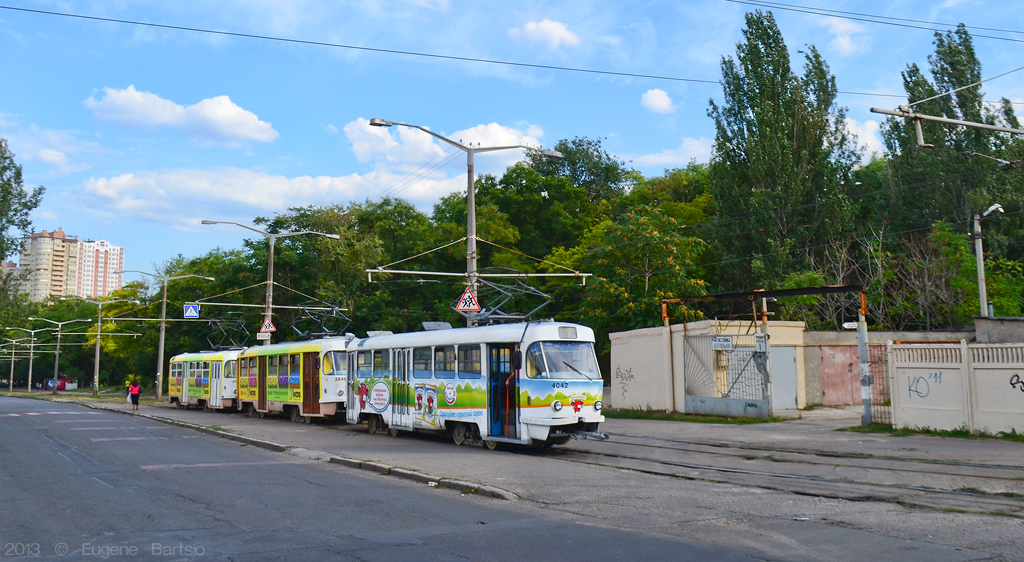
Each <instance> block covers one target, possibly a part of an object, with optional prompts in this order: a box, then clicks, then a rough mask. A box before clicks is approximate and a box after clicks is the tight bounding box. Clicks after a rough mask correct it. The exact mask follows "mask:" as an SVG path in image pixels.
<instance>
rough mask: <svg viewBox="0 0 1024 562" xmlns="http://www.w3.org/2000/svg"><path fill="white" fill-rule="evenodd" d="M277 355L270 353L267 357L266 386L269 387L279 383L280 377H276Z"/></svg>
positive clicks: (274, 386)
mask: <svg viewBox="0 0 1024 562" xmlns="http://www.w3.org/2000/svg"><path fill="white" fill-rule="evenodd" d="M277 370H278V366H277V356H276V355H271V356H270V357H267V386H268V387H270V388H276V387H277V386H279V385H280V384H281V381H280V379H278V377H277Z"/></svg>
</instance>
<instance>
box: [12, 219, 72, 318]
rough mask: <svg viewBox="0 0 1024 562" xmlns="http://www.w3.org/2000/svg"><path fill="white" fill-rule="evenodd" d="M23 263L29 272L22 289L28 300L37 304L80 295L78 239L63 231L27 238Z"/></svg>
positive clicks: (43, 233)
mask: <svg viewBox="0 0 1024 562" xmlns="http://www.w3.org/2000/svg"><path fill="white" fill-rule="evenodd" d="M20 261H21V265H20V268H21V269H23V270H24V271H26V272H27V273H26V277H25V281H24V283H23V284H22V286H21V289H22V292H23V293H28V296H29V299H31V300H33V301H36V302H38V301H41V300H44V299H46V297H48V296H50V295H54V296H58V297H61V296H66V295H73V294H77V293H76V284H77V280H78V239H77V238H75V237H74V236H71V235H69V234H67V233H65V232H64V230H63V229H61V228H58V229H57V230H56V231H54V232H47V231H45V230H44V231H42V232H37V233H35V234H32V235H31V236H29V237H28V238H26V239H25V243H24V247H23V248H22V250H21V260H20Z"/></svg>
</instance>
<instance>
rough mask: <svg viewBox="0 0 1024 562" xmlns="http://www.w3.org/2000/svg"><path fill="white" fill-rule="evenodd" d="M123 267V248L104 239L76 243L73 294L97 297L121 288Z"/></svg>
mask: <svg viewBox="0 0 1024 562" xmlns="http://www.w3.org/2000/svg"><path fill="white" fill-rule="evenodd" d="M122 269H124V248H121V247H119V246H113V245H111V244H108V243H107V242H106V241H104V240H83V241H81V242H79V243H78V281H77V283H76V285H75V294H76V295H78V296H80V297H89V298H94V299H95V298H99V297H105V296H107V295H109V294H110V293H112V292H114V291H116V290H118V289H120V288H121V274H120V273H115V272H120V271H121V270H122Z"/></svg>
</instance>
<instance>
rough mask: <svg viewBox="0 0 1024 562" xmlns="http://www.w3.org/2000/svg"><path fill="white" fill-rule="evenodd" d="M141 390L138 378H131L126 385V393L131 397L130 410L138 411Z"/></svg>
mask: <svg viewBox="0 0 1024 562" xmlns="http://www.w3.org/2000/svg"><path fill="white" fill-rule="evenodd" d="M141 392H142V387H141V386H139V379H133V380H132V384H131V386H129V387H128V394H130V395H131V397H132V411H133V412H138V411H139V394H140V393H141Z"/></svg>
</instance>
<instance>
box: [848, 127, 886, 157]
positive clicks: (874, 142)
mask: <svg viewBox="0 0 1024 562" xmlns="http://www.w3.org/2000/svg"><path fill="white" fill-rule="evenodd" d="M846 128H847V130H849V131H850V132H851V133H853V134H855V135H857V144H858V145H859V146H861V147H863V148H865V149H866V150H865V154H864V155H863V156H862V157H861V161H862V162H864V163H867V162H870V161H871V155H873V154H875V155H878V156H881V155H882V154H883V153H884V152H885V145H883V144H882V139H881V137H879V136H878V121H874V120H871V119H869V120H867V121H865V122H863V123H859V122H857V120H856V119H851V118H849V117H847V118H846Z"/></svg>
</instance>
